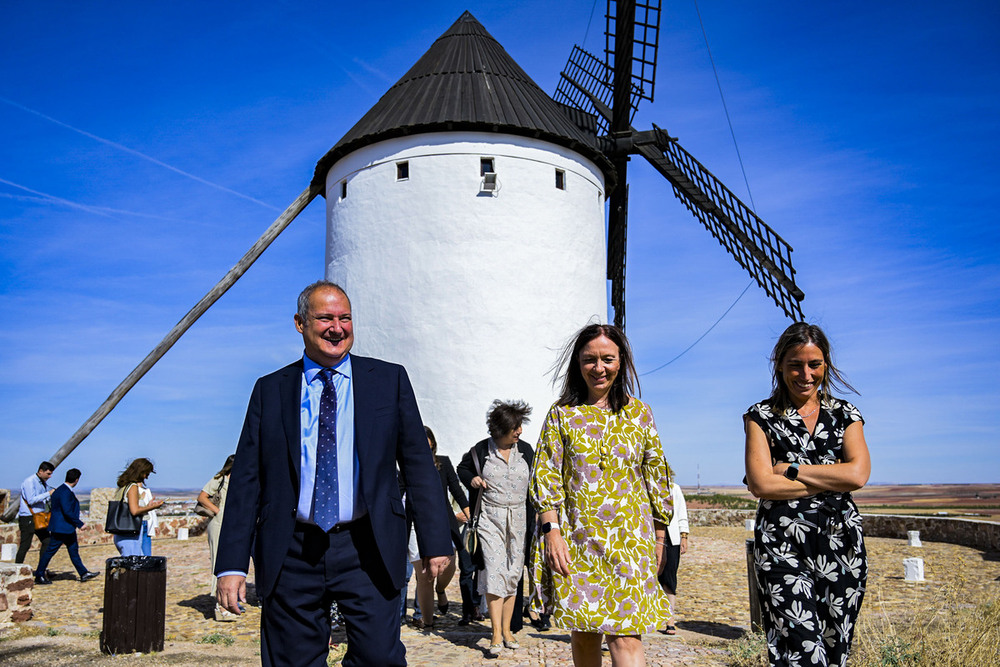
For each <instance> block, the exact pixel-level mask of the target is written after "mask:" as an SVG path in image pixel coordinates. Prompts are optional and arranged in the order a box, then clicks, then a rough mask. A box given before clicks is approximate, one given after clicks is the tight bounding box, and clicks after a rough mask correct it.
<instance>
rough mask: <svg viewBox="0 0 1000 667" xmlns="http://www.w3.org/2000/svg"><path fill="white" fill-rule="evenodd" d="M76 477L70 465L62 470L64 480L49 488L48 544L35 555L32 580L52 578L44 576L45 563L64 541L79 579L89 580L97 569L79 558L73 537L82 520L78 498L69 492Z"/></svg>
mask: <svg viewBox="0 0 1000 667" xmlns="http://www.w3.org/2000/svg"><path fill="white" fill-rule="evenodd" d="M79 481H80V471H79V470H77V469H76V468H70V469H69V470H67V471H66V483H65V484H63V485H62V486H60V487H59V488H58V489H56V490H55V491H53V492H52V518H51V519H49V534H50V538H49V545H48V546H47V547H46V548H45V551H43V552H42V555H41V557H40V558H39V559H38V569H37V570H35V583H36V584H42V585H45V584H51V583H52V581H51V580H50V579H49V578H48V577H47V576H45V568H47V567H48V566H49V561H51V560H52V557H53V556H55V555H56V552H57V551H59V547H61V546H62V545H64V544H65V545H66V551H68V552H69V559H70V561H71V562H72V563H73V567H75V568H76V573H77V574H79V575H80V581H81V582H83V581H90V580H91V579H93V578H95V577H96V576H97V572H90V571H88V570H87V568H86V567H84V565H83V561H82V560H80V547H79V545H78V544H77V541H76V529H77V528H83V521H80V501H79V500H77V498H76V494H75V493H73V487H74V486H76V485H77V482H79Z"/></svg>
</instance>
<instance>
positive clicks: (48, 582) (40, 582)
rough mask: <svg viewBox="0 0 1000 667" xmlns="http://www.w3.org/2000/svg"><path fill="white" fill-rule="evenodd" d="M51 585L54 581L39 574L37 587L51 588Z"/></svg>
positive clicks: (36, 576)
mask: <svg viewBox="0 0 1000 667" xmlns="http://www.w3.org/2000/svg"><path fill="white" fill-rule="evenodd" d="M51 584H52V580H51V579H49V578H48V577H46V576H45V575H42V576H38V575H37V574H36V575H35V585H36V586H49V585H51Z"/></svg>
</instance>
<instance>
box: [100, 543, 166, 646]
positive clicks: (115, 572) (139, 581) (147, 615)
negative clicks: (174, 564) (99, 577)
mask: <svg viewBox="0 0 1000 667" xmlns="http://www.w3.org/2000/svg"><path fill="white" fill-rule="evenodd" d="M106 563H107V567H106V570H105V575H104V625H103V628H102V630H101V653H107V654H110V655H115V654H118V653H136V652H138V653H150V652H152V651H162V650H163V631H164V624H165V622H166V607H167V559H166V558H165V557H163V556H118V557H116V558H109V559H108V560H107V561H106Z"/></svg>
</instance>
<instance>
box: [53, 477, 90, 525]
mask: <svg viewBox="0 0 1000 667" xmlns="http://www.w3.org/2000/svg"><path fill="white" fill-rule="evenodd" d="M51 502H52V518H50V519H49V532H50V533H60V534H67V533H75V532H76V529H77V528H83V521H80V501H79V500H77V498H76V494H75V493H73V489H71V488H69V487H68V486H66V485H65V484H60V485H59V488H57V489H56V490H55V491H53V492H52V499H51Z"/></svg>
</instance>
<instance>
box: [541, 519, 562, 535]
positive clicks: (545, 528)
mask: <svg viewBox="0 0 1000 667" xmlns="http://www.w3.org/2000/svg"><path fill="white" fill-rule="evenodd" d="M553 530H559V524H558V523H556V522H555V521H546V522H545V523H543V524H542V535H548V534H549V532H550V531H553Z"/></svg>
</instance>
